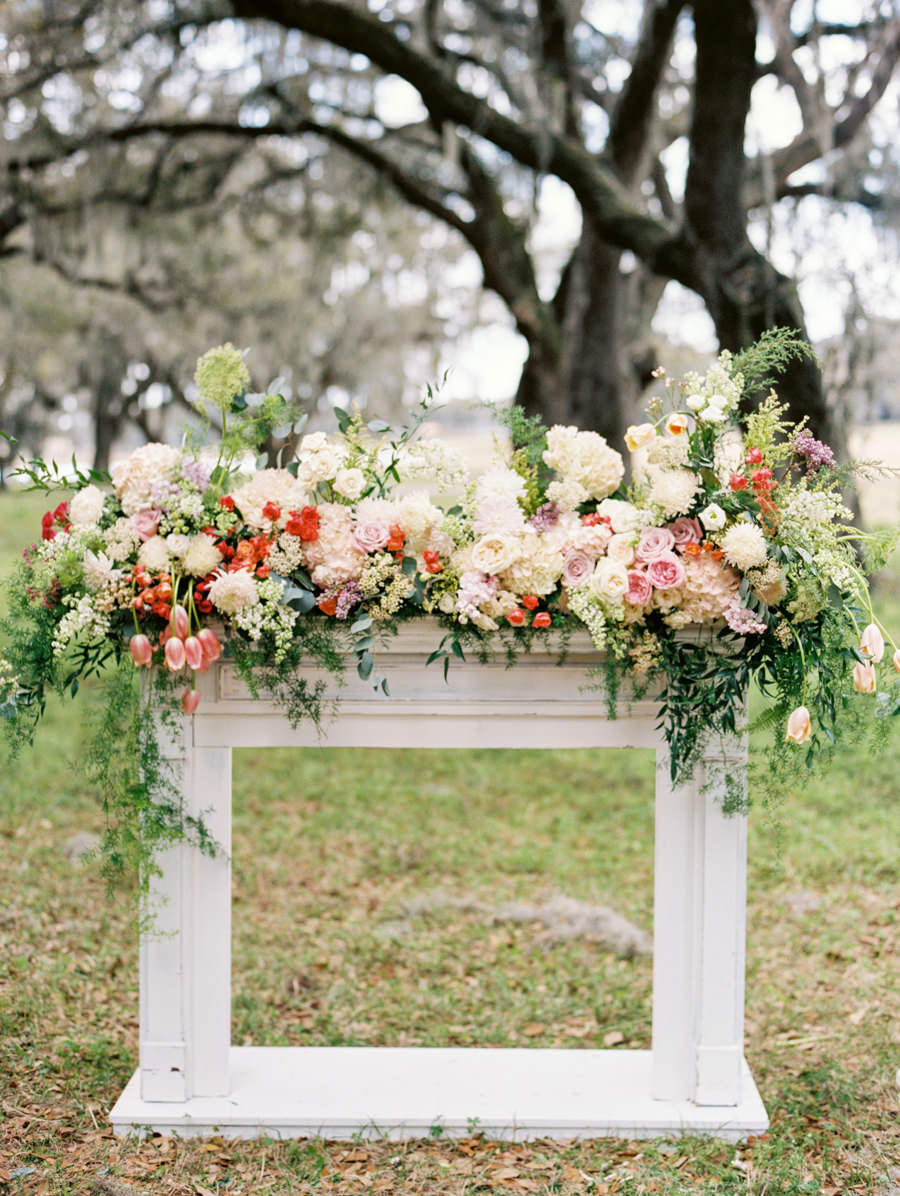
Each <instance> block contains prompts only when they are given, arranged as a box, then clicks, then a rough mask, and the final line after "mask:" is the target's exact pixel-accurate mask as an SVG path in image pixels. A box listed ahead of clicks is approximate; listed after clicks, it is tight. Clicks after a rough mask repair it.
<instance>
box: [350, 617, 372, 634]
mask: <svg viewBox="0 0 900 1196" xmlns="http://www.w3.org/2000/svg"><path fill="white" fill-rule="evenodd" d="M371 626H372V616H371V615H360V616H359V618H358V619H357V620H356V622H355V623H351V624H350V630H351V631H368V630H369V628H370V627H371Z"/></svg>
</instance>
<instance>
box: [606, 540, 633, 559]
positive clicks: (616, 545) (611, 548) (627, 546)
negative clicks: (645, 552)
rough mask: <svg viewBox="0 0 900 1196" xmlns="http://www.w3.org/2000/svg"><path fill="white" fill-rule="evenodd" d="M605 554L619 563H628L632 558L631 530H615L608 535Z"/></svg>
mask: <svg viewBox="0 0 900 1196" xmlns="http://www.w3.org/2000/svg"><path fill="white" fill-rule="evenodd" d="M606 555H607V557H608V558H609V560H611V561H615V562H616V563H617V564H619V565H630V564H631V563H632V562H633V560H634V535H633V534H632V533H631V532H616V534H615V535H614V536H610V539H609V543H608V544H607V546H606Z"/></svg>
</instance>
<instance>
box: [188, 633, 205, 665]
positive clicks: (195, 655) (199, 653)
mask: <svg viewBox="0 0 900 1196" xmlns="http://www.w3.org/2000/svg"><path fill="white" fill-rule="evenodd" d="M184 659H185V660H186V661H187V665H188V668H189V669H199V668H200V667H201V665H202V664H203V659H204V657H203V645H202V644H201V643H200V641H199V640H198V639H197V637H196V636H195V635H189V636H188V638H187V639H186V640H185V641H184Z"/></svg>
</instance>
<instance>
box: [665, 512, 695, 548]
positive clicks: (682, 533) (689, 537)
mask: <svg viewBox="0 0 900 1196" xmlns="http://www.w3.org/2000/svg"><path fill="white" fill-rule="evenodd" d="M666 526H667V528H668V529H669V531H670V532H671V533H672V538H673V540H674V541H675V547H676V548H684V546H685V544H699V543H700V541H701V540H702V539H703V531H702V529H701V527H700V522H699V520H697V519H688V517H687V515H679V517H678V518H677V519H676V520H675V521H674V522H673V523H668V524H666Z"/></svg>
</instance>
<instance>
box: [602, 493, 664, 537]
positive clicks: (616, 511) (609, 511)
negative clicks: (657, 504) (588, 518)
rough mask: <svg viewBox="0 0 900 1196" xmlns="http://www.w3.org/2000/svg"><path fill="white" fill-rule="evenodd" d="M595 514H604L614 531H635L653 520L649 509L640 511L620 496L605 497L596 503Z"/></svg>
mask: <svg viewBox="0 0 900 1196" xmlns="http://www.w3.org/2000/svg"><path fill="white" fill-rule="evenodd" d="M597 514H598V515H604V516H605V517H606V518H607V519H608V520H609V521H610V526H611V527H612V529H613V531H614V532H636V531H640V529H641V528H642V527H647V526H649V524H650V523H652V522H653V515H652V513H651V512H649V511H640V510H638V508H637V507H636V506H635V505H634V503H630V502H625V500H624V499H621V498H605V499H604V500H603V502H601V503H598V504H597Z"/></svg>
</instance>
